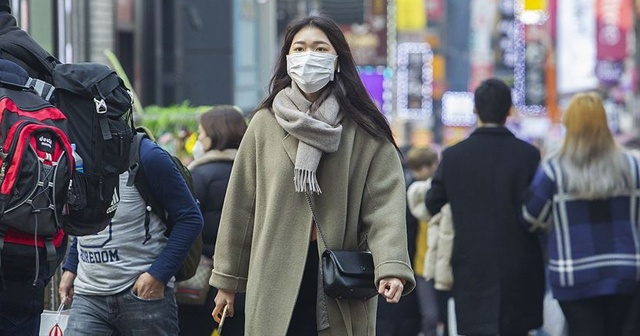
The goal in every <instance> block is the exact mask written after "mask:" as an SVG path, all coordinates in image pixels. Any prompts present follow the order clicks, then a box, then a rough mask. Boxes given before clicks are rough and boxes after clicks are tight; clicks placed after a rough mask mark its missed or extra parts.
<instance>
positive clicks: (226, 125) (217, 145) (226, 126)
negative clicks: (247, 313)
mask: <svg viewBox="0 0 640 336" xmlns="http://www.w3.org/2000/svg"><path fill="white" fill-rule="evenodd" d="M246 130H247V124H246V122H245V119H244V117H243V115H242V112H241V111H240V110H239V109H238V108H237V107H234V106H224V105H223V106H216V107H214V108H212V109H211V110H209V111H207V112H205V113H203V114H202V115H201V116H200V117H199V122H198V140H197V141H196V144H195V146H194V149H193V156H194V160H193V161H192V162H191V163H190V164H189V170H190V171H191V176H192V177H193V187H194V189H195V193H196V197H197V199H198V201H200V208H201V210H202V217H203V219H204V227H203V229H202V255H203V257H205V258H208V259H211V256H212V255H213V250H214V248H215V245H216V240H217V236H218V227H219V225H220V214H221V213H222V205H223V204H224V197H225V195H226V191H227V186H228V184H229V175H231V167H233V161H234V160H235V157H236V154H237V152H238V147H239V146H240V141H241V140H242V136H243V135H244V133H245V131H246ZM216 293H217V291H216V290H215V289H213V288H212V289H211V290H209V293H208V295H207V299H206V301H205V304H204V305H190V304H181V303H180V302H178V316H179V318H180V323H179V325H180V335H185V336H210V335H211V333H212V332H213V329H214V324H213V323H212V321H213V320H212V318H211V311H212V310H213V308H214V302H213V298H214V297H215V294H216ZM238 296H239V297H236V305H235V308H236V310H235V315H234V317H233V318H230V319H228V320H227V321H226V322H225V325H224V334H225V335H240V336H242V335H244V317H243V315H244V302H243V301H244V300H243V298H242V296H241V295H238Z"/></svg>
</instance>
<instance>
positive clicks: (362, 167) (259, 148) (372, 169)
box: [209, 110, 415, 336]
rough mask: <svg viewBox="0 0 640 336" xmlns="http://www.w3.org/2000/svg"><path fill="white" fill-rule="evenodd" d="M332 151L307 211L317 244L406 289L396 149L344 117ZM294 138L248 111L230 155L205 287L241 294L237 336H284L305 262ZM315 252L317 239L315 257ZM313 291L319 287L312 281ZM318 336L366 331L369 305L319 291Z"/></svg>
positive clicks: (370, 322) (262, 114) (370, 326)
mask: <svg viewBox="0 0 640 336" xmlns="http://www.w3.org/2000/svg"><path fill="white" fill-rule="evenodd" d="M341 124H342V126H343V130H342V136H341V141H340V147H339V149H338V151H337V152H335V153H328V154H327V153H325V154H324V155H323V157H322V160H321V162H320V165H319V167H318V170H317V175H318V182H319V184H320V187H321V189H322V194H321V195H319V196H314V205H315V207H316V208H315V210H316V215H317V218H318V221H319V222H320V227H321V229H322V231H323V233H324V236H325V239H326V243H327V245H328V246H329V247H330V248H335V249H351V250H356V249H366V248H367V247H368V248H369V249H370V251H371V252H372V254H373V259H374V264H375V281H376V285H377V283H378V282H379V280H380V279H382V278H385V277H397V278H401V279H405V280H406V285H405V287H404V294H408V293H409V292H410V291H412V290H413V288H414V286H415V280H414V277H413V271H412V269H411V266H410V265H411V264H410V261H409V255H408V252H407V236H406V224H405V220H406V218H405V206H406V203H405V202H406V197H405V189H404V180H403V173H402V168H401V164H400V160H399V156H398V153H397V152H396V150H395V148H394V146H393V145H392V144H391V143H389V142H388V141H381V140H376V139H374V138H373V137H371V136H370V135H369V134H367V133H366V132H365V131H364V130H362V129H361V128H359V127H358V126H357V125H356V124H355V123H354V122H352V121H351V120H348V119H343V121H342V122H341ZM297 146H298V140H297V139H296V138H295V137H293V136H291V135H288V134H287V133H286V132H285V131H284V130H283V129H282V128H281V127H280V125H279V124H278V123H277V122H276V120H275V117H274V115H273V114H272V113H271V112H270V111H267V110H263V111H259V112H257V113H256V114H255V115H254V117H253V119H252V120H251V122H250V124H249V128H248V130H247V132H246V134H245V136H244V138H243V141H242V143H241V145H240V148H239V150H238V155H237V157H236V161H235V163H234V166H233V171H232V173H231V180H230V183H229V187H228V189H227V194H226V198H225V202H224V208H223V211H222V218H221V221H220V230H219V232H218V238H217V242H216V248H215V252H214V256H213V259H214V268H213V271H212V275H211V279H210V281H209V283H210V284H211V286H214V287H216V288H221V289H226V290H231V291H236V292H246V305H245V306H246V309H245V316H246V322H245V335H265V336H267V335H273V336H281V335H285V334H286V331H287V328H288V325H289V320H290V318H291V316H292V312H293V307H294V304H295V301H296V297H297V294H298V290H299V288H300V283H301V279H302V274H303V272H304V265H305V262H306V259H307V251H308V246H309V241H310V237H311V230H312V224H311V223H312V219H311V210H310V208H309V205H308V203H307V200H306V198H305V195H304V194H302V193H296V192H295V190H294V183H293V169H294V162H295V158H296V150H297ZM323 250H324V247H323V245H322V243H321V242H320V241H319V243H318V253H319V254H320V253H321V251H323ZM319 286H322V284H321V281H320V284H319ZM319 293H321V294H319V300H318V310H319V312H318V315H319V321H320V318H321V316H323V314H322V312H325V314H324V317H325V321H326V317H327V316H328V322H329V328H328V329H324V330H322V331H321V332H319V334H320V335H340V336H345V335H353V336H360V335H374V334H375V318H376V308H377V307H376V305H377V299H376V298H375V297H374V298H373V299H370V300H367V301H359V300H337V299H332V298H329V297H327V296H325V295H324V293H323V292H322V291H321V290H320V291H319Z"/></svg>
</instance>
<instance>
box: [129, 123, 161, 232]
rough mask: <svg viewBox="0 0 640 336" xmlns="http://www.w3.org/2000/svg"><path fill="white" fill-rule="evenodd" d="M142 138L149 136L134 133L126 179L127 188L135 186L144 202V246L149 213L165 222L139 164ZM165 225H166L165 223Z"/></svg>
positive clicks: (149, 218) (142, 133)
mask: <svg viewBox="0 0 640 336" xmlns="http://www.w3.org/2000/svg"><path fill="white" fill-rule="evenodd" d="M144 138H149V136H148V135H147V134H146V133H144V132H136V135H135V136H134V138H133V143H132V144H131V152H130V154H129V178H128V179H127V186H128V187H130V186H133V185H135V187H136V189H138V193H140V196H141V197H142V199H143V200H144V202H145V215H144V242H142V244H146V243H147V241H149V239H151V233H150V232H149V225H150V223H151V214H150V213H151V212H152V211H153V212H154V213H155V214H156V215H157V216H158V217H160V218H161V219H162V220H163V221H164V220H165V218H164V210H162V208H161V207H160V206H159V204H158V202H157V201H156V200H155V198H154V197H153V194H152V192H151V189H150V187H149V183H147V179H146V178H145V176H144V169H143V168H142V164H141V163H140V143H141V142H142V140H143V139H144ZM165 225H167V223H166V222H165Z"/></svg>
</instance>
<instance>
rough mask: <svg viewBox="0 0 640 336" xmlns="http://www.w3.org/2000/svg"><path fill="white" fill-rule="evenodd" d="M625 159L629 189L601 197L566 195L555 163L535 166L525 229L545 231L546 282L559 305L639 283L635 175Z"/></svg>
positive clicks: (639, 180)
mask: <svg viewBox="0 0 640 336" xmlns="http://www.w3.org/2000/svg"><path fill="white" fill-rule="evenodd" d="M627 158H628V161H629V165H630V168H631V172H632V174H631V175H632V177H633V188H631V189H630V190H628V192H624V193H620V194H618V195H615V196H613V197H610V198H607V199H598V200H586V199H580V198H577V197H575V196H573V195H570V194H568V193H567V192H566V190H565V189H566V187H565V182H564V180H563V178H564V176H565V174H566V173H563V167H561V166H560V165H559V164H558V162H557V161H556V160H547V161H545V162H543V163H542V164H541V165H540V168H538V171H537V173H536V175H535V177H534V180H533V181H532V183H531V186H530V188H529V196H528V198H527V200H526V202H525V205H524V209H523V211H524V216H525V218H526V219H527V221H528V222H529V228H530V229H531V230H535V229H537V228H541V229H548V231H547V237H546V238H547V239H546V246H547V254H548V258H549V262H548V263H549V264H548V269H549V282H550V285H551V289H552V291H553V294H554V297H555V298H556V299H558V300H559V301H569V300H576V299H582V298H589V297H594V296H601V295H613V294H630V293H633V292H634V291H635V289H636V288H637V286H638V284H639V281H640V235H639V233H638V230H639V229H640V227H639V226H638V216H640V208H639V207H638V204H639V203H638V202H639V201H640V175H639V174H640V173H639V170H638V161H637V159H635V158H634V157H633V156H631V155H629V154H627Z"/></svg>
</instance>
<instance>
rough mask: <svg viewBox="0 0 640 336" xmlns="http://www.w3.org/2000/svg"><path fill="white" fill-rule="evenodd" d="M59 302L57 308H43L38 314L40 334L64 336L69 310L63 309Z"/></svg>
mask: <svg viewBox="0 0 640 336" xmlns="http://www.w3.org/2000/svg"><path fill="white" fill-rule="evenodd" d="M63 308H64V304H61V305H60V307H59V308H58V310H57V311H56V310H45V311H43V312H42V315H40V334H39V335H40V336H64V330H65V329H66V328H67V322H68V321H69V312H70V310H63Z"/></svg>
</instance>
